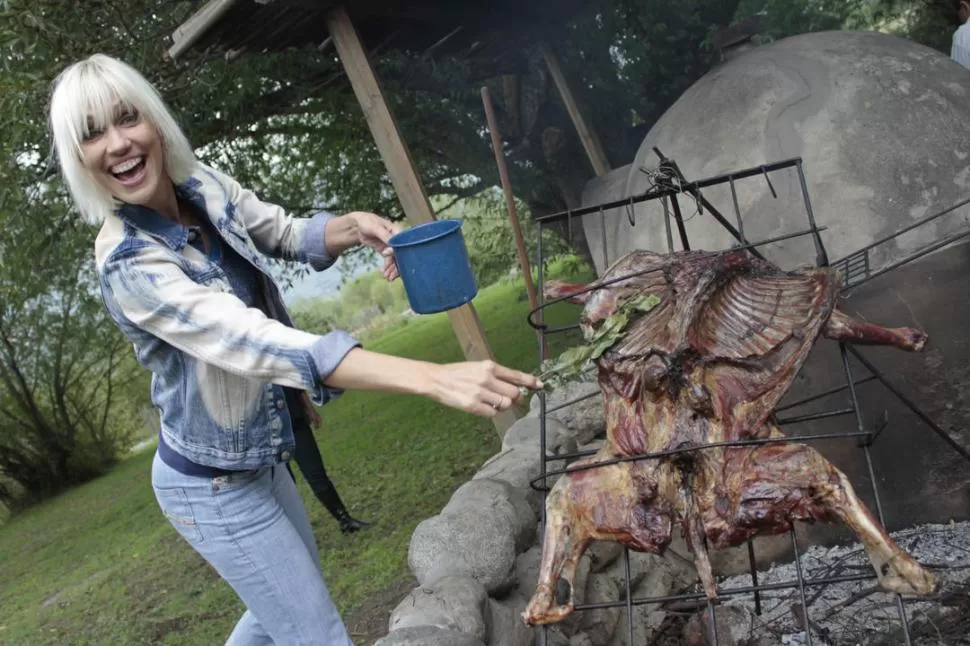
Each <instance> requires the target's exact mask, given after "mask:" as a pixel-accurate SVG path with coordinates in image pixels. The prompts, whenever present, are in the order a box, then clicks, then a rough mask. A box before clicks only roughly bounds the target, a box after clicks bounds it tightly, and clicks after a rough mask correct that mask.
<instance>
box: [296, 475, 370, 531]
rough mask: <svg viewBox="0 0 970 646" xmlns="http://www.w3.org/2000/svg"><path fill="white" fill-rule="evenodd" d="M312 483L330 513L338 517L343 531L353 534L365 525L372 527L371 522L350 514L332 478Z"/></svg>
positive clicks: (314, 491)
mask: <svg viewBox="0 0 970 646" xmlns="http://www.w3.org/2000/svg"><path fill="white" fill-rule="evenodd" d="M310 484H311V488H312V489H313V493H314V494H316V496H317V499H318V500H319V501H320V502H321V503H323V506H324V507H326V508H327V511H329V512H330V515H331V516H333V517H334V518H336V519H337V522H338V523H339V524H340V531H341V532H343V533H344V534H352V533H354V532H356V531H359V530H361V529H364V528H365V527H370V523H368V522H366V521H363V520H357V519H356V518H353V517H352V516H351V515H350V512H348V511H347V508H346V507H345V506H344V503H343V501H342V500H341V499H340V494H338V493H337V489H336V487H334V486H333V483H332V482H331V481H330V478H325V479H324V480H323V481H322V482H321V481H319V480H318V481H316V482H312V483H310Z"/></svg>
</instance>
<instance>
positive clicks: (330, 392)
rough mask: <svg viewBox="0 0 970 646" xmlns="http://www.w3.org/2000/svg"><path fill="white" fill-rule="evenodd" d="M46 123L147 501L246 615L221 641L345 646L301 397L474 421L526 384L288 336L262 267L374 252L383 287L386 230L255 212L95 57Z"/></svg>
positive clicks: (60, 90)
mask: <svg viewBox="0 0 970 646" xmlns="http://www.w3.org/2000/svg"><path fill="white" fill-rule="evenodd" d="M50 122H51V123H50V125H51V129H52V133H53V138H54V145H55V149H56V153H57V155H58V158H59V161H60V166H61V171H62V175H63V179H64V181H65V182H66V184H67V186H68V188H69V190H70V192H71V195H72V197H73V199H74V202H75V204H76V207H77V210H78V211H79V213H80V215H81V217H83V218H84V219H85V220H86V221H88V222H90V223H93V224H100V226H101V229H100V232H99V233H98V236H97V240H96V241H95V245H94V246H95V258H96V263H97V270H98V274H99V277H100V284H101V290H102V295H103V300H104V304H105V307H106V309H107V312H108V314H109V315H110V317H111V319H112V320H113V321H114V322H115V323H116V324H117V325H118V327H119V328H120V329H121V330H122V332H123V333H124V334H125V335H127V337H128V339H130V341H131V343H132V345H133V347H134V351H135V354H136V356H137V359H138V361H139V362H140V363H141V364H142V365H143V366H144V367H145V368H147V369H148V370H150V371H151V372H152V385H151V397H152V400H153V402H154V404H155V406H156V407H157V408H158V410H159V414H160V416H161V422H162V424H161V426H162V430H161V433H160V437H159V446H158V451H157V453H156V455H155V458H154V461H153V464H152V474H151V479H152V485H153V488H154V490H155V495H156V499H157V501H158V504H159V506H160V507H161V509H162V512H163V513H164V514H165V516H166V517H167V518H168V519H169V520H170V521H171V523H172V525H174V527H175V528H176V529H177V530H178V532H179V533H180V534H181V535H182V537H183V538H184V539H185V540H186V541H187V542H188V543H189V544H190V545H191V546H192V547H193V548H194V549H195V550H196V551H198V553H199V554H201V555H202V556H203V557H204V558H205V559H206V560H207V561H208V562H209V563H210V564H211V565H212V566H213V567H214V568H215V569H216V570H217V571H218V572H219V574H220V575H221V576H222V577H223V578H224V579H225V580H226V581H227V582H228V583H229V584H230V585H231V586H232V587H233V589H234V590H235V591H236V593H237V594H238V595H239V597H240V598H241V599H242V601H243V602H244V603H245V605H246V607H247V610H246V612H245V613H244V614H243V616H242V617H241V619H240V620H239V622H238V623H237V624H236V627H235V629H234V630H233V631H232V634H231V635H230V636H229V638H228V642H227V643H229V644H232V645H256V644H286V645H288V646H289V645H299V644H307V645H310V644H312V645H313V646H323V645H327V646H351V644H352V642H351V640H350V638H349V637H348V636H347V632H346V630H345V627H344V625H343V622H342V621H341V619H340V617H339V615H338V613H337V610H336V608H335V607H334V604H333V602H332V600H331V598H330V596H329V593H328V591H327V587H326V585H325V583H324V579H323V575H322V573H321V571H320V565H319V558H318V554H317V547H316V544H315V541H314V538H313V535H312V532H311V529H310V524H309V522H308V520H307V516H306V511H305V509H304V507H303V504H302V502H301V500H300V498H299V496H298V494H297V491H296V488H295V486H294V483H293V479H292V478H291V477H290V475H289V474H288V473H287V469H286V464H287V463H288V462H289V460H290V459H291V458H292V457H293V455H294V452H295V442H294V436H293V430H292V420H293V418H294V416H297V415H298V414H302V413H303V411H296V410H294V407H299V406H301V405H302V403H301V399H302V396H301V393H304V392H305V393H307V394H308V395H309V397H310V399H312V401H313V402H314V403H316V404H318V405H320V404H322V403H324V402H326V401H327V400H329V399H331V398H333V397H336V396H338V395H339V394H340V393H342V392H343V391H344V390H345V389H375V390H383V391H392V392H398V393H409V394H413V395H420V396H424V397H429V398H431V399H433V400H434V401H437V402H439V403H441V404H443V405H446V406H451V407H454V408H458V409H461V410H463V411H466V412H468V413H472V414H477V415H482V416H492V415H495V414H496V412H497V411H501V410H505V409H507V408H509V407H511V406H513V405H514V404H515V403H516V402H517V400H518V398H519V396H520V394H519V393H520V391H519V388H520V387H527V388H538V387H540V384H539V382H538V381H537V380H536V379H535V378H534V377H532V376H531V375H528V374H525V373H521V372H518V371H514V370H510V369H508V368H504V367H502V366H499V365H496V364H494V363H492V362H464V363H455V364H447V365H438V364H432V363H427V362H422V361H415V360H410V359H404V358H398V357H394V356H388V355H383V354H377V353H373V352H369V351H367V350H365V349H363V348H362V347H361V345H360V344H359V343H358V342H357V341H356V340H355V339H353V338H352V337H351V336H350V335H348V334H346V333H344V332H332V333H329V334H325V335H316V334H310V333H307V332H303V331H300V330H297V329H294V328H293V326H292V322H291V320H290V318H289V316H288V315H287V312H286V308H285V307H284V306H283V303H282V300H281V298H280V293H279V290H278V289H277V287H276V285H275V284H274V282H273V280H272V279H271V278H270V275H269V273H268V272H267V269H266V262H265V259H266V257H272V258H281V259H285V260H288V261H292V262H302V263H307V264H309V265H310V266H311V267H312V268H313V269H315V270H323V269H326V268H327V267H329V266H330V265H332V264H333V262H334V261H335V259H336V258H337V257H338V256H339V255H340V254H341V253H343V252H344V251H346V250H348V249H350V248H352V247H355V246H357V245H367V246H369V247H372V248H373V249H375V250H377V251H378V252H381V253H385V266H384V269H383V272H384V276H385V277H386V278H387V279H389V280H392V279H394V278H395V277H397V267H396V265H395V263H394V258H393V255H392V254H389V253H386V252H387V249H388V247H387V242H388V239H389V237H390V236H391V235H393V234H394V233H395V231H397V227H396V226H395V225H393V224H392V223H390V222H389V221H387V220H385V219H383V218H381V217H379V216H377V215H375V214H373V213H367V212H353V213H347V214H344V215H340V216H334V215H332V214H328V213H320V214H317V215H316V216H314V217H312V218H309V219H304V218H294V217H292V216H290V215H287V214H286V213H285V212H284V211H283V209H281V208H279V207H277V206H274V205H272V204H267V203H265V202H262V201H261V200H259V199H258V198H257V197H256V195H254V194H253V193H252V192H251V191H249V190H247V189H245V188H243V187H242V186H240V185H239V184H238V183H237V182H235V181H234V180H233V179H232V178H231V177H228V176H226V175H225V174H223V173H221V172H219V171H218V170H216V169H214V168H211V167H209V166H206V165H204V164H202V163H200V162H199V161H198V160H197V159H196V157H195V155H194V153H193V151H192V148H191V147H190V145H189V143H188V141H187V140H186V138H185V136H184V134H183V133H182V131H181V130H180V129H179V127H178V125H177V124H176V122H175V120H174V119H173V117H172V115H171V114H170V112H169V110H168V109H167V107H166V106H165V103H164V102H163V100H162V99H161V97H160V96H159V94H158V93H157V91H156V90H155V88H154V87H153V86H152V85H151V84H150V83H149V82H148V81H147V80H146V79H145V78H144V77H143V76H142V75H141V74H139V73H138V72H137V71H135V70H134V69H132V68H131V67H130V66H128V65H126V64H125V63H123V62H121V61H118V60H116V59H113V58H110V57H108V56H104V55H95V56H91V57H90V58H87V59H85V60H82V61H79V62H77V63H75V64H73V65H71V66H70V67H68V68H67V69H65V70H64V71H63V72H62V73H61V74H60V75H59V77H58V78H57V80H56V81H55V85H54V89H53V93H52V96H51V102H50ZM323 143H324V144H325V142H323ZM362 421H363V420H362ZM374 432H379V431H378V430H377V429H375V430H374Z"/></svg>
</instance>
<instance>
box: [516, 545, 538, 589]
mask: <svg viewBox="0 0 970 646" xmlns="http://www.w3.org/2000/svg"><path fill="white" fill-rule="evenodd" d="M541 558H542V548H541V547H539V546H538V545H536V546H534V547H532V548H530V549H529V550H528V551H526V552H523V553H522V554H519V555H518V556H517V557H516V559H515V585H516V589H517V591H518V594H519V596H521V597H523V598H525V599H531V598H532V595H533V593H535V591H536V585H537V584H538V582H539V560H540V559H541Z"/></svg>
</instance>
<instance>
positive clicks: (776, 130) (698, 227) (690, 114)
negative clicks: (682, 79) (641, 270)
mask: <svg viewBox="0 0 970 646" xmlns="http://www.w3.org/2000/svg"><path fill="white" fill-rule="evenodd" d="M654 146H657V147H659V149H660V150H661V151H662V152H663V153H664V154H665V155H667V156H668V157H671V158H673V159H675V160H676V161H677V162H678V164H679V165H680V167H681V169H682V170H683V172H684V175H685V176H686V177H687V178H688V179H691V180H693V179H702V178H706V177H710V176H713V175H718V174H720V173H724V172H728V171H733V170H740V169H743V168H747V167H751V166H758V165H761V164H764V163H768V162H773V161H779V160H783V159H787V158H791V157H802V158H803V159H804V163H805V172H806V175H807V179H808V185H809V191H810V194H811V198H812V202H813V205H814V207H815V212H816V216H817V219H818V221H819V224H820V225H824V226H827V227H828V231H827V232H825V233H824V234H823V236H824V240H825V243H826V246H827V247H828V249H829V255H830V258H831V260H833V261H834V260H837V259H838V258H841V257H843V256H845V255H847V254H849V253H851V252H853V251H855V250H856V249H858V248H860V247H862V246H864V245H866V244H867V243H869V242H871V241H873V240H874V239H877V238H879V237H881V236H883V235H886V234H889V233H891V232H892V231H894V230H896V229H898V228H900V227H902V226H905V225H906V224H907V223H910V222H912V221H913V220H914V219H915V218H919V217H921V216H924V215H928V214H931V213H934V212H937V211H940V210H942V209H944V208H946V207H948V206H950V205H952V204H953V203H955V202H957V201H959V200H960V199H963V198H965V197H966V196H967V195H970V71H967V70H965V69H964V68H963V67H961V66H959V65H958V64H956V63H954V62H953V61H951V60H950V59H949V58H947V57H946V56H944V55H942V54H941V53H939V52H937V51H934V50H932V49H929V48H927V47H924V46H922V45H919V44H917V43H914V42H911V41H908V40H905V39H902V38H897V37H893V36H887V35H884V34H880V33H875V32H822V33H813V34H805V35H801V36H796V37H792V38H788V39H786V40H782V41H779V42H777V43H774V44H770V45H766V46H763V47H758V48H755V49H752V50H749V51H747V52H745V53H743V54H740V55H738V56H737V57H736V58H734V59H732V60H730V61H728V62H726V63H724V64H722V65H721V66H719V67H717V68H715V69H714V70H712V71H711V72H710V73H708V74H707V75H706V76H704V77H703V78H702V79H700V80H699V81H698V82H697V83H695V84H694V85H693V86H692V87H691V88H690V89H689V90H687V92H685V93H684V94H683V95H682V96H681V97H680V99H679V100H678V101H677V102H676V103H675V104H674V105H673V106H672V107H671V108H670V109H669V110H668V111H667V112H666V114H665V115H664V116H663V117H662V118H661V119H660V120H659V121H658V122H657V123H656V124H655V126H654V127H653V128H652V129H651V131H650V132H649V133H648V135H647V137H646V138H645V140H644V142H643V144H642V146H641V147H640V149H639V151H638V153H637V156H636V159H635V160H634V162H633V164H632V166H630V167H629V168H628V169H627V170H625V171H624V170H618V171H615V173H626V177H625V183H623V182H621V181H620V178H619V177H615V179H614V181H613V182H612V186H613V189H612V191H613V193H612V194H611V195H610V197H611V198H612V199H617V198H619V197H624V196H629V195H636V194H639V193H642V192H643V191H644V190H646V189H647V187H648V186H649V183H648V178H647V176H646V175H645V174H644V173H643V172H642V171H641V170H640V168H641V167H648V168H655V167H656V166H657V162H658V159H657V157H656V155H655V154H654V152H653V147H654ZM738 188H739V190H740V192H741V194H740V196H739V197H740V202H741V207H742V209H743V210H744V211H746V212H749V214H748V215H747V216H746V219H745V226H746V229H747V233H748V234H749V236H750V237H751V238H755V239H758V238H762V239H763V238H767V237H770V236H773V235H779V234H783V233H788V232H792V231H794V230H795V229H797V228H804V226H805V225H806V221H805V219H804V215H803V214H804V206H803V203H802V200H801V195H800V192H799V190H798V184H797V180H796V178H795V174H794V173H793V172H792V173H791V175H790V177H787V178H780V179H778V180H776V181H775V188H776V190H777V191H778V194H779V195H778V199H774V198H772V197H771V194H770V192H769V191H768V189H767V186H766V185H765V184H763V183H759V184H755V185H747V184H746V185H745V186H740V185H739V187H738ZM709 190H710V195H709V196H708V197H709V198H710V199H711V200H712V201H713V202H714V204H716V205H718V207H719V208H721V209H723V210H725V211H727V209H728V208H729V206H730V204H731V201H730V194H729V193H728V192H726V189H709ZM719 190H720V191H722V192H720V193H719V192H718V191H719ZM600 201H602V200H601V199H599V196H597V197H596V198H594V199H590V195H589V191H587V202H600ZM684 208H685V216H689V215H691V214H692V213H694V211H695V209H694V207H693V205H692V204H685V206H684ZM659 212H660V205H659V203H653V202H652V203H649V204H647V205H642V206H640V207H638V214H640V215H641V216H642V215H644V214H647V213H653V214H654V216H655V217H652V218H650V220H651V222H648V223H645V224H644V223H643V222H644V221H645V220H644V219H643V218H641V219H640V220H639V221H638V222H639V223H638V224H637V225H636V226H634V227H631V226H630V225H629V224H628V221H627V218H626V217H625V215H624V214H622V213H619V212H613V213H612V214H611V217H610V219H609V222H608V234H607V240H608V241H609V247H608V252H609V259H610V260H611V261H612V260H613V259H615V258H616V257H618V256H619V255H622V254H623V253H625V252H627V251H629V250H632V249H634V248H649V249H654V250H657V251H666V234H665V231H664V227H663V224H662V220H661V219H660V218H659V217H656V216H658V215H659ZM966 213H970V211H966V212H961V213H960V214H958V215H957V216H953V217H948V218H944V220H943V221H939V222H938V223H937V224H935V225H931V226H927V227H921V229H920V230H919V232H918V233H914V234H912V235H908V236H906V237H904V238H902V239H900V240H899V241H898V245H897V246H896V248H891V249H888V250H883V255H882V257H881V258H877V259H875V260H876V264H877V265H878V264H882V263H883V262H885V261H887V260H889V259H890V258H892V257H897V256H899V257H901V256H903V255H906V254H907V253H908V252H911V251H912V250H914V249H916V248H918V247H921V246H923V245H924V244H926V243H927V242H929V241H932V240H937V239H939V238H940V237H942V236H943V235H944V234H945V233H947V232H949V231H952V230H954V229H955V228H957V227H960V226H965V224H966V222H967V215H966ZM726 214H727V213H726ZM585 229H586V231H587V235H588V236H589V238H590V246H591V251H592V252H593V257H594V258H595V259H596V262H597V265H598V266H597V268H598V269H599V270H602V267H600V266H599V264H600V263H601V262H602V246H601V245H602V237H603V236H602V231H601V228H600V224H599V219H598V217H597V216H588V217H587V218H586V222H585ZM688 231H689V233H690V237H691V240H692V245H693V246H694V247H695V248H719V247H723V246H725V245H728V244H730V243H731V240H730V239H729V238H727V237H726V236H725V235H724V234H723V233H722V230H721V229H720V228H719V227H718V226H717V225H716V224H714V223H713V221H712V220H711V219H710V218H709V217H705V216H696V217H694V218H693V219H691V221H690V222H689V223H688ZM769 256H770V257H772V259H774V260H775V261H776V262H780V263H781V264H782V265H784V266H791V264H792V262H795V263H799V264H800V263H809V262H812V261H813V260H814V253H813V252H812V249H811V245H810V244H808V243H807V241H800V242H798V243H789V244H788V245H785V246H784V247H773V248H772V249H770V250H769Z"/></svg>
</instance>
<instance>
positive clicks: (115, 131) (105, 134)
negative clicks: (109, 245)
mask: <svg viewBox="0 0 970 646" xmlns="http://www.w3.org/2000/svg"><path fill="white" fill-rule="evenodd" d="M103 121H104V123H97V122H96V120H95V119H93V118H89V119H88V123H87V128H86V130H85V133H84V136H83V138H82V141H81V162H82V163H83V165H84V167H85V168H86V169H87V170H88V172H89V173H91V177H92V178H93V179H94V180H95V181H96V182H97V183H98V184H100V185H101V186H102V187H103V188H104V189H105V190H106V191H108V192H109V193H110V194H111V195H112V196H114V197H115V198H116V199H118V200H120V201H122V202H124V203H127V204H137V205H141V206H147V207H150V208H154V209H156V210H159V211H161V210H162V209H163V208H164V206H165V204H166V202H167V201H168V199H169V197H170V196H171V195H172V194H173V187H172V184H171V181H170V180H168V178H167V177H166V174H165V159H164V152H163V149H162V141H161V139H160V138H159V136H158V133H157V131H156V130H155V127H154V126H153V125H152V124H151V123H149V121H148V120H147V119H145V118H144V117H143V116H142V115H141V114H140V113H139V112H138V110H137V109H136V108H134V107H132V106H128V105H125V104H123V103H118V104H117V105H116V107H115V110H114V112H113V114H112V115H111V116H110V118H108V119H104V120H103Z"/></svg>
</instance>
